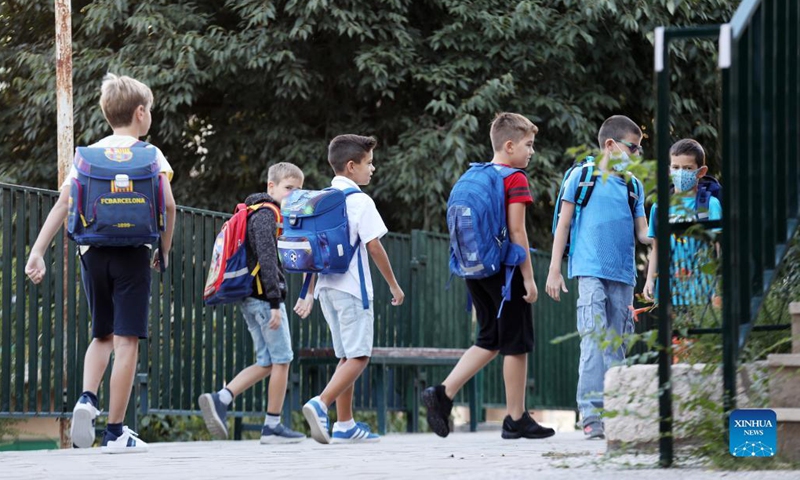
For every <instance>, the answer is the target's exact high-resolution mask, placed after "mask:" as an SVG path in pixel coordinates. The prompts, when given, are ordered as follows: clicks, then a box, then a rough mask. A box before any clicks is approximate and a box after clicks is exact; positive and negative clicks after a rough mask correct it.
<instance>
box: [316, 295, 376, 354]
mask: <svg viewBox="0 0 800 480" xmlns="http://www.w3.org/2000/svg"><path fill="white" fill-rule="evenodd" d="M319 304H320V306H321V307H322V314H323V315H324V316H325V320H326V321H327V322H328V327H330V330H331V338H332V339H333V351H334V353H335V354H336V358H358V357H369V356H371V355H372V338H373V335H374V332H373V323H374V315H373V312H372V302H369V308H368V309H367V310H364V304H363V303H361V299H359V298H358V297H356V296H354V295H351V294H349V293H347V292H342V291H341V290H335V289H333V288H323V289H322V290H320V291H319Z"/></svg>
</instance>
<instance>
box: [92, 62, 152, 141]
mask: <svg viewBox="0 0 800 480" xmlns="http://www.w3.org/2000/svg"><path fill="white" fill-rule="evenodd" d="M139 105H142V106H143V107H144V108H150V107H152V106H153V92H152V91H151V90H150V87H148V86H147V85H145V84H144V83H142V82H140V81H138V80H135V79H133V78H131V77H126V76H124V75H123V76H117V75H114V74H113V73H110V72H109V73H107V74H106V76H105V78H103V85H102V86H101V87H100V109H101V110H102V111H103V116H104V117H105V118H106V121H107V122H108V124H109V125H111V128H120V127H127V126H129V125H130V124H131V122H132V121H133V114H134V113H135V112H136V109H137V108H139Z"/></svg>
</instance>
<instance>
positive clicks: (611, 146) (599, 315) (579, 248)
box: [546, 115, 650, 438]
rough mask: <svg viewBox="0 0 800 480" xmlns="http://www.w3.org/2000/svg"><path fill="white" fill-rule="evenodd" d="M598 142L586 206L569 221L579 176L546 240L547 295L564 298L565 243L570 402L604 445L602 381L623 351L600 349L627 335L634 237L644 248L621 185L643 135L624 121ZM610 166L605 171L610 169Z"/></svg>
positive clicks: (642, 228)
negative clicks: (572, 327)
mask: <svg viewBox="0 0 800 480" xmlns="http://www.w3.org/2000/svg"><path fill="white" fill-rule="evenodd" d="M597 139H598V143H599V145H600V148H601V149H602V150H603V152H602V154H601V156H600V160H599V161H598V162H597V168H596V170H599V172H600V173H599V176H598V177H595V179H594V182H595V183H594V190H593V192H592V196H591V198H590V201H588V203H586V204H585V205H584V206H583V207H582V208H581V211H580V215H577V216H576V218H573V216H574V214H575V204H576V202H577V197H578V195H579V191H580V187H581V179H580V176H581V172H582V169H580V168H576V169H574V170H573V171H572V173H571V174H570V176H569V177H568V178H567V180H566V182H565V185H564V195H563V197H562V205H561V214H560V216H559V220H558V224H557V227H556V233H555V239H554V241H553V253H552V258H551V260H550V272H549V274H548V276H547V286H546V291H547V294H548V295H550V297H551V298H553V299H554V300H556V301H559V300H560V292H562V291H563V292H566V291H567V288H566V285H565V283H564V277H563V276H562V275H561V259H562V257H563V255H564V249H565V246H566V243H567V237H568V236H569V237H571V241H572V243H573V246H572V250H571V252H570V257H569V272H568V274H569V278H573V277H578V290H579V296H578V322H577V323H578V333H579V334H580V336H581V357H580V363H579V367H578V392H577V396H576V397H577V398H576V399H577V403H578V408H579V409H580V412H581V417H582V418H583V431H584V433H585V434H586V435H587V437H588V438H604V437H605V432H604V430H603V424H602V422H601V420H600V412H601V409H602V408H603V380H604V378H605V372H606V370H608V368H609V367H611V366H612V365H613V364H614V363H617V362H619V361H621V360H623V359H624V358H625V345H622V346H621V347H620V348H617V349H611V348H607V349H605V350H602V349H601V348H600V342H601V341H602V339H603V338H605V337H606V336H607V335H608V336H613V335H623V334H627V333H632V332H633V316H632V311H631V310H630V309H629V308H628V307H629V306H631V305H632V304H633V289H634V286H635V285H636V268H635V267H636V265H635V243H634V242H635V238H638V239H639V241H640V242H641V243H644V244H649V243H650V239H649V238H648V237H647V219H646V218H645V213H644V199H643V198H642V195H639V197H638V198H636V199H635V203H634V204H633V208H631V205H630V204H629V203H628V197H629V191H628V182H636V183H638V187H639V188H638V191H639V192H641V191H642V186H641V182H639V180H638V179H637V178H635V177H634V176H633V175H631V174H630V173H628V172H626V171H625V170H626V168H627V166H628V165H629V164H630V162H631V160H630V155H641V152H642V147H641V145H640V144H641V141H642V130H641V129H640V128H639V126H638V125H636V123H634V122H633V121H632V120H631V119H629V118H628V117H625V116H623V115H615V116H613V117H610V118H608V119H607V120H606V121H605V122H603V125H602V126H601V127H600V132H599V133H598V138H597ZM610 166H611V167H613V168H611V169H609V167H610Z"/></svg>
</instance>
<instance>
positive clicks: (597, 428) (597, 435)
mask: <svg viewBox="0 0 800 480" xmlns="http://www.w3.org/2000/svg"><path fill="white" fill-rule="evenodd" d="M583 434H584V435H586V438H587V439H588V440H594V439H597V440H602V439H604V438H606V431H605V429H604V428H603V422H599V421H594V422H589V423H587V424H586V425H584V426H583Z"/></svg>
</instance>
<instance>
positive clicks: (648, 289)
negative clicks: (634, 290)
mask: <svg viewBox="0 0 800 480" xmlns="http://www.w3.org/2000/svg"><path fill="white" fill-rule="evenodd" d="M654 287H655V282H654V281H653V279H652V278H648V279H647V281H646V282H644V288H643V289H642V296H643V297H644V299H645V300H647V301H648V302H653V301H654V299H653V289H654Z"/></svg>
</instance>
